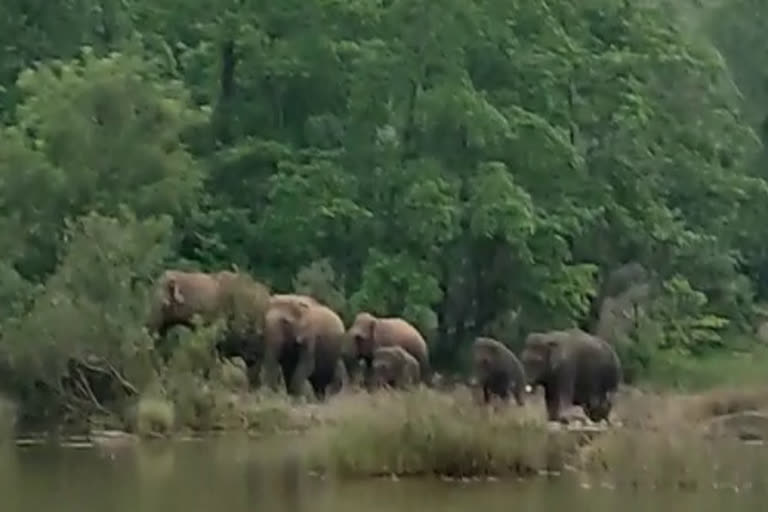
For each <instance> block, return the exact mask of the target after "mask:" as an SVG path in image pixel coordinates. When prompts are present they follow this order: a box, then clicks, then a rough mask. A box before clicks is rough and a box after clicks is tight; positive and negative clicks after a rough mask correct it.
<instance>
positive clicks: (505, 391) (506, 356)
mask: <svg viewBox="0 0 768 512" xmlns="http://www.w3.org/2000/svg"><path fill="white" fill-rule="evenodd" d="M472 363H473V370H474V374H475V379H476V380H477V383H478V385H479V386H481V387H482V388H483V399H484V400H485V403H488V402H489V401H490V399H491V395H496V396H498V397H499V398H501V399H502V400H504V401H506V400H507V399H508V398H509V391H510V390H512V395H513V396H514V397H515V401H516V402H517V404H518V405H520V406H522V405H524V403H525V400H524V399H523V395H524V391H525V385H526V381H525V371H524V369H523V365H522V364H521V363H520V360H519V359H518V358H517V356H515V354H514V353H513V352H512V351H511V350H509V349H508V348H507V347H506V346H504V345H503V344H502V343H501V342H499V341H496V340H494V339H492V338H486V337H478V338H475V341H474V343H473V344H472Z"/></svg>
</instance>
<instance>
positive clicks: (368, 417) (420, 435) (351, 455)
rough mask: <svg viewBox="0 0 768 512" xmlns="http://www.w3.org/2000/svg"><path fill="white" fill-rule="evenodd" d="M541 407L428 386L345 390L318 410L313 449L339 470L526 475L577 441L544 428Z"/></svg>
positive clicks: (325, 463) (352, 472)
mask: <svg viewBox="0 0 768 512" xmlns="http://www.w3.org/2000/svg"><path fill="white" fill-rule="evenodd" d="M540 413H541V411H535V412H534V410H533V409H532V408H530V407H527V408H525V409H518V408H516V407H508V408H505V409H503V410H501V411H493V410H491V409H488V408H482V407H478V405H476V404H475V403H473V401H472V398H471V397H470V396H469V394H466V393H464V394H461V393H460V394H459V395H443V394H440V393H438V392H435V391H433V390H429V389H421V390H418V391H414V392H405V393H404V392H389V391H380V392H378V393H376V394H374V395H366V394H361V395H353V396H349V395H348V396H343V397H340V398H338V399H337V400H336V401H334V403H333V404H331V405H330V406H329V410H327V411H323V413H322V416H323V417H326V418H327V419H326V421H325V422H324V424H326V425H329V426H328V428H327V431H326V434H325V435H324V436H322V437H321V438H320V439H321V440H320V441H319V442H318V445H317V448H316V450H315V452H314V455H313V456H314V460H315V464H317V465H318V466H320V467H325V468H330V469H331V470H333V471H338V472H339V473H341V474H342V475H357V476H364V475H388V474H397V475H424V474H439V475H449V476H465V475H470V476H472V475H483V474H487V475H498V474H510V473H511V474H517V475H526V474H530V473H533V472H537V471H540V470H544V469H547V468H548V467H549V466H550V465H551V463H552V462H553V461H552V459H551V456H552V455H560V454H561V453H563V452H568V451H569V450H572V449H574V448H575V446H576V442H575V438H573V437H569V436H567V435H560V434H559V433H552V432H549V431H548V430H547V429H546V428H544V427H545V425H544V422H543V421H542V419H543V416H542V415H541V414H540ZM537 417H538V418H542V419H537Z"/></svg>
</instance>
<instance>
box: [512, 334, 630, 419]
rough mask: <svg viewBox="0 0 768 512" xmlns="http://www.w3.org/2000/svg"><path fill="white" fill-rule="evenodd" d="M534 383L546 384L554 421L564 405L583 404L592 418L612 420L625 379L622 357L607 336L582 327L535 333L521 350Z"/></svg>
mask: <svg viewBox="0 0 768 512" xmlns="http://www.w3.org/2000/svg"><path fill="white" fill-rule="evenodd" d="M521 359H522V363H523V366H524V368H525V373H526V376H527V379H528V383H529V384H530V385H531V386H539V385H540V386H542V387H543V388H544V398H545V401H546V405H547V417H548V419H549V420H550V421H560V422H564V423H565V422H567V421H566V420H565V419H564V418H563V417H562V416H561V409H562V407H568V406H571V405H576V406H581V408H582V409H583V410H584V413H585V414H586V415H587V417H588V418H589V419H590V420H592V421H595V422H597V421H600V420H603V419H605V420H606V421H608V420H609V418H608V417H609V415H610V412H611V409H612V407H613V397H614V395H615V393H616V391H618V387H619V382H620V381H621V379H622V368H621V362H620V361H619V357H618V355H617V354H616V351H615V350H614V349H613V347H612V346H611V345H610V344H608V342H606V341H605V340H603V339H601V338H598V337H597V336H593V335H591V334H588V333H586V332H584V331H582V330H580V329H568V330H562V331H549V332H543V333H532V334H530V335H529V336H528V337H527V338H526V340H525V347H524V348H523V352H522V354H521Z"/></svg>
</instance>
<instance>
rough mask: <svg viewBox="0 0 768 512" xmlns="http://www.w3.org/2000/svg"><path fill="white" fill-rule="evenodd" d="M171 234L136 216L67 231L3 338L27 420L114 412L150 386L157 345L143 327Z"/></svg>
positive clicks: (93, 218)
mask: <svg viewBox="0 0 768 512" xmlns="http://www.w3.org/2000/svg"><path fill="white" fill-rule="evenodd" d="M169 230H170V223H169V222H168V221H167V220H163V219H161V220H147V221H138V220H136V219H134V218H133V217H132V216H130V215H124V216H123V217H122V218H120V219H118V218H110V217H101V216H98V215H95V214H91V215H88V216H86V217H83V218H81V219H79V220H78V221H76V222H73V223H71V224H70V226H69V231H68V237H69V244H68V246H67V251H66V253H65V254H64V256H63V258H62V260H61V263H60V264H59V266H58V267H57V269H56V272H55V273H54V274H53V275H52V276H51V277H50V278H49V279H48V280H47V282H46V284H45V289H44V291H43V292H42V293H41V294H39V296H37V297H36V299H35V300H34V302H33V304H32V305H31V308H30V309H29V311H28V312H26V314H24V315H23V316H21V317H20V318H18V319H15V320H14V321H13V322H11V323H10V326H9V327H8V329H7V330H6V332H5V333H4V336H3V349H4V352H5V360H6V365H7V366H8V368H7V371H8V372H9V373H10V374H11V376H10V377H8V376H6V379H8V380H12V381H13V383H14V385H15V387H14V388H13V389H12V390H11V391H13V392H14V393H15V394H16V395H17V396H18V397H19V399H20V403H19V405H20V408H21V414H22V415H23V416H25V417H34V416H40V415H41V413H47V414H49V415H52V417H51V418H49V419H52V420H53V419H62V418H63V417H67V418H70V419H75V420H84V419H86V418H87V417H88V415H90V414H92V413H102V414H105V413H106V414H110V413H114V412H115V411H119V410H121V409H122V407H123V405H124V403H125V400H126V399H128V398H130V397H132V396H136V395H138V394H139V392H140V390H141V389H142V388H143V386H144V385H145V384H146V383H148V382H149V381H150V380H151V379H152V377H153V375H154V368H153V365H152V360H151V354H152V351H153V342H152V339H151V338H150V336H149V335H148V333H147V332H146V330H145V329H144V328H143V327H142V325H143V321H144V318H145V308H146V304H147V294H148V286H149V283H150V282H151V279H152V276H153V275H155V274H156V273H157V271H158V269H159V268H161V266H162V261H163V259H164V258H165V256H166V255H167V249H168V235H169Z"/></svg>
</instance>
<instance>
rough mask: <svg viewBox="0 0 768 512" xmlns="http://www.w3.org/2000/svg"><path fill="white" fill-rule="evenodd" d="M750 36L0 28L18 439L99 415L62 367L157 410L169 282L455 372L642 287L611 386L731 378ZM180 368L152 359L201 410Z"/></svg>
mask: <svg viewBox="0 0 768 512" xmlns="http://www.w3.org/2000/svg"><path fill="white" fill-rule="evenodd" d="M27 4H29V5H27ZM673 4H674V5H673ZM43 7H44V8H43ZM755 13H756V14H755ZM767 13H768V11H767V10H766V7H765V6H764V5H763V4H762V3H760V2H756V1H754V0H739V1H735V2H720V3H717V2H715V3H712V4H711V5H710V4H707V5H706V6H698V7H697V6H693V5H692V4H691V3H689V2H684V3H671V2H667V1H662V0H658V1H650V2H641V3H637V2H634V3H633V2H616V1H612V0H588V1H584V2H578V3H573V2H566V1H565V0H555V1H548V2H543V1H541V0H522V1H519V2H512V3H510V2H504V1H501V0H472V1H469V2H459V1H456V0H451V1H446V2H442V3H440V4H435V3H429V2H427V1H426V0H416V1H408V2H406V1H405V0H395V1H392V2H385V3H378V4H377V3H371V2H346V3H344V2H325V1H316V0H309V1H306V2H287V3H274V2H273V3H253V2H251V3H249V2H245V3H243V2H234V1H227V2H218V3H216V5H214V6H211V5H209V4H206V3H203V2H200V1H197V0H193V1H190V2H180V1H179V0H140V1H133V2H117V1H112V0H109V1H103V0H102V1H99V2H93V1H91V0H80V1H78V2H74V3H72V2H70V3H60V5H58V4H57V5H54V6H48V5H47V4H46V5H45V6H43V4H42V3H41V2H39V1H36V2H32V3H29V2H26V3H25V2H11V3H5V4H3V5H2V6H0V48H3V49H4V50H5V51H6V53H5V54H4V55H6V54H7V55H6V57H7V58H4V59H3V62H2V63H0V121H1V122H2V126H0V247H2V252H0V326H1V327H2V331H0V351H2V353H3V354H7V357H5V358H4V359H5V361H4V362H3V365H4V366H9V367H10V368H12V371H10V372H5V373H6V374H7V375H8V377H0V379H2V380H3V381H7V382H4V386H5V387H7V388H8V389H9V391H12V392H13V393H14V394H16V395H19V396H22V398H21V400H20V407H21V410H22V411H27V410H29V409H30V407H31V408H32V409H40V410H42V409H44V408H46V407H48V406H54V405H55V407H59V408H60V407H61V404H62V403H63V404H67V405H66V406H65V407H64V408H65V409H66V408H69V409H72V408H73V407H74V408H75V409H77V410H81V409H83V408H85V409H89V408H92V407H95V404H96V403H98V404H99V405H100V406H102V407H104V408H111V406H110V405H104V404H103V403H102V402H103V400H102V397H97V399H96V400H93V399H91V398H90V397H88V396H87V395H88V394H89V393H88V392H87V389H79V388H83V385H82V382H81V381H82V378H80V375H81V374H83V372H84V371H85V370H82V369H77V368H78V366H77V365H80V366H82V367H83V368H85V367H87V366H94V365H96V367H97V368H98V370H93V371H96V372H97V373H99V372H101V373H104V372H105V371H106V372H107V374H109V375H111V376H112V377H110V379H109V380H110V381H118V382H119V381H120V380H122V379H125V380H126V382H127V383H129V384H130V385H131V386H132V387H137V389H136V390H135V391H136V392H135V393H134V391H126V390H130V387H128V386H125V383H122V384H119V385H117V388H118V390H120V389H122V391H120V392H119V393H112V395H110V394H109V393H106V394H105V396H107V395H110V396H111V399H112V400H113V401H117V402H120V401H121V400H122V399H121V398H120V397H121V396H122V397H123V398H125V397H126V396H127V395H131V396H133V395H134V394H137V395H141V394H142V393H143V392H144V391H145V390H144V386H148V385H149V384H148V383H149V382H150V381H153V379H160V381H162V380H163V378H164V376H167V375H165V373H166V372H169V371H170V372H172V373H173V371H175V370H172V369H168V368H159V367H158V368H154V369H153V371H155V370H156V371H159V373H160V374H161V375H155V376H153V377H151V378H150V376H149V374H150V373H152V372H150V371H149V370H148V368H149V367H150V365H148V364H145V363H144V359H148V358H149V355H148V354H149V353H151V351H149V347H150V346H151V344H150V340H149V339H148V337H146V335H145V334H140V331H141V329H140V327H139V326H140V325H142V323H143V318H142V317H141V315H140V314H139V310H140V308H141V307H142V306H145V305H146V304H145V301H144V298H143V296H142V293H144V292H139V291H137V290H139V288H140V287H137V286H135V285H136V283H144V282H146V281H148V280H149V279H150V277H149V276H150V274H151V273H152V272H157V271H159V270H160V269H161V268H162V267H163V266H169V265H175V266H179V267H184V268H202V269H222V268H231V266H232V265H236V266H237V267H238V268H239V269H241V270H242V271H243V272H244V273H246V274H250V275H252V276H253V282H250V280H249V283H245V284H246V286H244V287H243V288H242V289H241V290H242V291H244V293H242V294H240V293H239V292H235V294H234V295H235V296H233V297H232V300H233V301H234V302H233V311H235V317H238V316H239V314H238V313H237V312H242V311H253V310H256V311H258V310H259V309H258V308H251V305H252V304H253V303H254V301H256V302H260V303H263V301H264V300H265V297H266V293H267V288H269V289H274V290H289V289H293V290H295V291H299V292H301V293H309V294H311V295H314V296H316V297H318V299H320V300H322V301H323V302H326V303H327V304H329V305H330V306H332V307H333V308H334V309H336V310H337V311H339V313H340V314H342V316H343V317H344V318H345V319H346V320H349V319H350V318H352V317H353V316H354V314H355V313H356V312H357V311H359V310H361V309H366V310H369V311H372V312H374V313H378V314H381V315H400V316H403V317H405V318H407V319H409V320H410V321H412V322H414V323H415V324H416V325H417V326H418V327H419V328H421V329H422V330H423V331H424V333H425V334H426V335H427V337H428V338H429V341H430V345H431V346H432V347H434V348H433V349H432V354H434V358H435V361H436V363H437V366H441V365H445V366H446V367H449V366H453V367H459V366H462V365H463V364H464V363H465V360H464V356H465V355H466V353H467V348H468V344H469V342H470V340H471V339H472V338H473V337H474V336H476V335H479V334H489V333H494V335H495V336H497V337H500V338H503V339H505V341H507V342H508V343H510V344H511V345H512V346H519V345H520V343H521V340H522V338H523V337H524V336H525V335H526V334H527V333H528V332H530V331H532V330H540V329H552V328H564V327H570V326H574V325H587V327H590V328H591V327H594V325H589V324H594V323H596V322H595V318H594V316H595V315H594V312H595V311H599V310H600V305H601V304H596V301H598V300H602V297H601V296H600V295H599V292H600V290H601V289H602V286H603V280H604V276H605V275H606V274H607V273H608V272H610V271H611V270H612V269H614V268H616V267H618V266H620V265H622V264H625V263H627V262H630V261H636V262H638V263H641V264H642V265H643V266H644V267H645V268H647V269H649V270H650V271H651V274H652V275H653V276H654V277H653V279H654V280H655V281H654V283H655V286H656V288H658V290H657V291H656V292H655V293H653V294H651V297H650V298H649V300H648V302H647V303H646V304H644V305H643V308H642V315H641V316H642V318H641V319H639V320H638V321H637V322H636V326H635V328H634V331H633V332H630V333H628V334H627V336H626V338H627V339H623V340H611V341H613V342H615V343H616V344H617V346H619V347H620V350H621V351H622V357H623V358H624V359H625V360H626V365H627V367H628V368H636V369H637V371H638V372H640V373H642V372H644V371H647V370H649V369H652V367H653V366H654V365H655V364H658V363H659V361H660V360H663V359H665V358H667V357H670V354H685V356H686V357H700V356H702V355H703V354H705V353H709V352H712V351H722V350H726V349H729V348H731V347H729V341H728V340H730V339H732V337H731V336H730V334H731V333H733V332H741V333H745V332H750V331H751V329H752V323H753V318H752V304H753V302H755V301H759V300H765V295H766V293H768V287H766V284H765V283H767V282H768V279H765V276H766V275H768V274H766V272H767V269H768V263H767V262H768V246H766V237H765V236H763V233H762V229H763V228H762V226H763V221H764V219H765V216H766V213H768V210H766V206H765V205H768V182H767V181H766V178H768V175H766V174H765V162H766V160H765V146H764V142H765V140H766V137H767V136H766V131H765V130H766V129H765V126H766V125H765V123H764V122H763V121H765V119H766V118H768V114H767V113H766V106H768V103H766V98H767V97H768V96H766V95H767V94H768V90H767V89H766V86H765V81H764V80H763V78H764V77H763V73H764V68H765V66H761V65H760V62H761V60H760V59H761V58H763V57H764V55H765V51H764V50H765V45H764V44H763V43H762V40H763V39H764V38H762V32H761V30H762V28H763V25H764V24H761V22H760V20H762V19H764V18H765V17H766V15H768V14H767ZM761 38H762V39H761ZM761 70H763V71H761ZM159 219H163V220H159ZM166 219H170V220H171V221H172V224H170V223H169V222H170V221H168V220H166ZM171 225H172V226H173V229H172V230H171V228H170V226H171ZM77 226H80V227H77ZM107 226H109V231H110V233H112V234H109V233H107V232H106V231H107ZM160 226H164V227H162V228H161V227H160ZM161 231H162V232H163V233H164V234H162V236H161V235H160V232H161ZM153 233H154V234H153ZM105 247H106V249H105ZM161 247H162V250H161V249H160V248H161ZM100 258H102V259H100ZM256 282H258V283H265V286H264V287H261V285H256V284H255V283H256ZM126 283H129V284H126ZM252 285H253V286H252ZM238 305H240V306H243V305H245V306H246V307H245V308H242V307H240V306H238ZM68 318H77V319H81V320H82V321H80V320H78V321H65V319H68ZM228 320H238V318H230V319H228ZM240 320H242V319H240ZM245 320H246V322H243V323H242V324H241V325H247V326H253V325H254V322H253V319H252V318H250V319H245ZM256 323H257V322H256ZM230 326H231V325H230ZM726 334H728V335H726ZM187 338H188V336H185V335H181V336H180V337H179V338H178V340H176V341H175V342H174V341H173V340H172V341H171V342H170V343H169V344H168V345H167V346H166V347H165V348H164V350H165V349H167V350H168V351H169V352H168V354H171V355H173V357H174V358H181V359H179V360H180V361H181V360H182V359H184V358H185V357H186V358H188V359H189V358H191V359H189V360H188V361H187V362H186V363H184V364H186V366H184V365H182V367H184V368H186V370H185V371H188V372H191V371H192V370H190V368H196V369H197V370H195V372H196V373H195V372H193V373H195V375H196V376H195V377H194V378H195V379H202V380H203V381H205V380H209V379H210V376H208V377H204V376H203V374H205V371H208V372H210V371H215V368H217V364H214V362H213V361H212V360H211V359H209V357H210V354H211V353H212V348H211V346H209V345H207V344H206V343H203V342H202V341H200V344H199V345H198V344H197V342H195V341H194V340H193V338H194V337H192V338H190V339H189V340H187ZM22 340H23V342H22ZM190 340H192V341H190ZM197 349H199V353H197V355H194V354H193V353H194V351H195V350H197ZM185 350H188V351H192V353H189V354H187V355H185V356H182V355H180V354H182V353H183V352H184V351H185ZM89 357H90V358H93V357H95V358H97V359H89ZM139 360H141V361H142V362H139ZM70 361H74V363H72V364H75V367H74V368H68V365H70ZM97 361H98V362H97ZM105 361H106V362H108V363H109V366H105V364H106V363H105ZM203 361H208V362H207V363H205V362H203ZM157 364H159V363H157ZM173 364H176V363H173ZM178 364H181V363H178ZM203 369H205V371H203ZM113 370H115V371H113ZM198 370H200V371H198ZM179 371H181V370H179ZM633 371H634V370H633ZM182 373H183V372H182ZM129 375H130V376H129ZM86 377H87V378H86V380H88V379H91V377H88V376H86ZM118 377H120V378H118ZM73 378H74V379H76V381H77V382H80V383H79V384H78V383H77V382H76V381H72V382H69V381H67V382H64V383H63V380H64V381H66V380H67V379H70V380H72V379H73ZM94 378H95V377H94ZM190 378H192V377H190ZM62 379H63V380H62ZM38 380H41V381H42V382H44V385H43V386H42V388H41V387H40V386H39V385H36V384H33V383H35V382H37V381H38ZM91 380H92V379H91ZM200 382H202V381H200ZM200 382H198V381H195V383H194V386H202V384H200ZM113 384H114V382H113ZM187 384H188V385H189V386H193V383H192V382H189V383H187ZM166 385H167V386H170V384H168V382H164V383H161V387H163V386H166ZM107 387H109V386H107ZM40 389H45V390H47V391H45V393H48V394H47V395H45V393H44V395H45V396H47V397H48V398H45V399H44V398H41V397H40V396H39V394H40V393H41V392H40ZM78 389H79V390H78ZM163 389H164V392H169V389H170V388H169V389H165V387H163ZM94 393H95V391H94ZM211 393H213V394H214V395H216V394H217V393H219V391H215V390H214V391H211ZM163 396H165V395H163ZM54 397H59V398H54ZM61 397H63V398H61ZM73 397H77V400H79V401H77V400H75V401H73V400H74V398H73ZM164 399H165V398H164ZM203 399H205V400H209V399H210V397H208V398H205V397H203V398H200V400H203ZM39 400H42V401H43V402H46V404H47V405H45V406H43V405H41V402H39ZM190 400H191V399H190ZM195 400H197V399H195ZM192 401H194V400H192ZM75 402H77V404H75ZM30 404H36V405H30ZM86 404H89V405H88V407H86ZM55 407H54V408H55ZM97 408H98V407H97ZM178 411H179V417H187V416H188V415H187V413H186V412H184V407H180V408H179V410H178ZM41 414H42V413H41ZM190 421H191V420H190ZM200 421H201V422H202V423H200V424H203V423H206V424H213V423H216V421H214V420H213V419H210V418H209V419H208V420H204V421H203V420H200Z"/></svg>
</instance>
